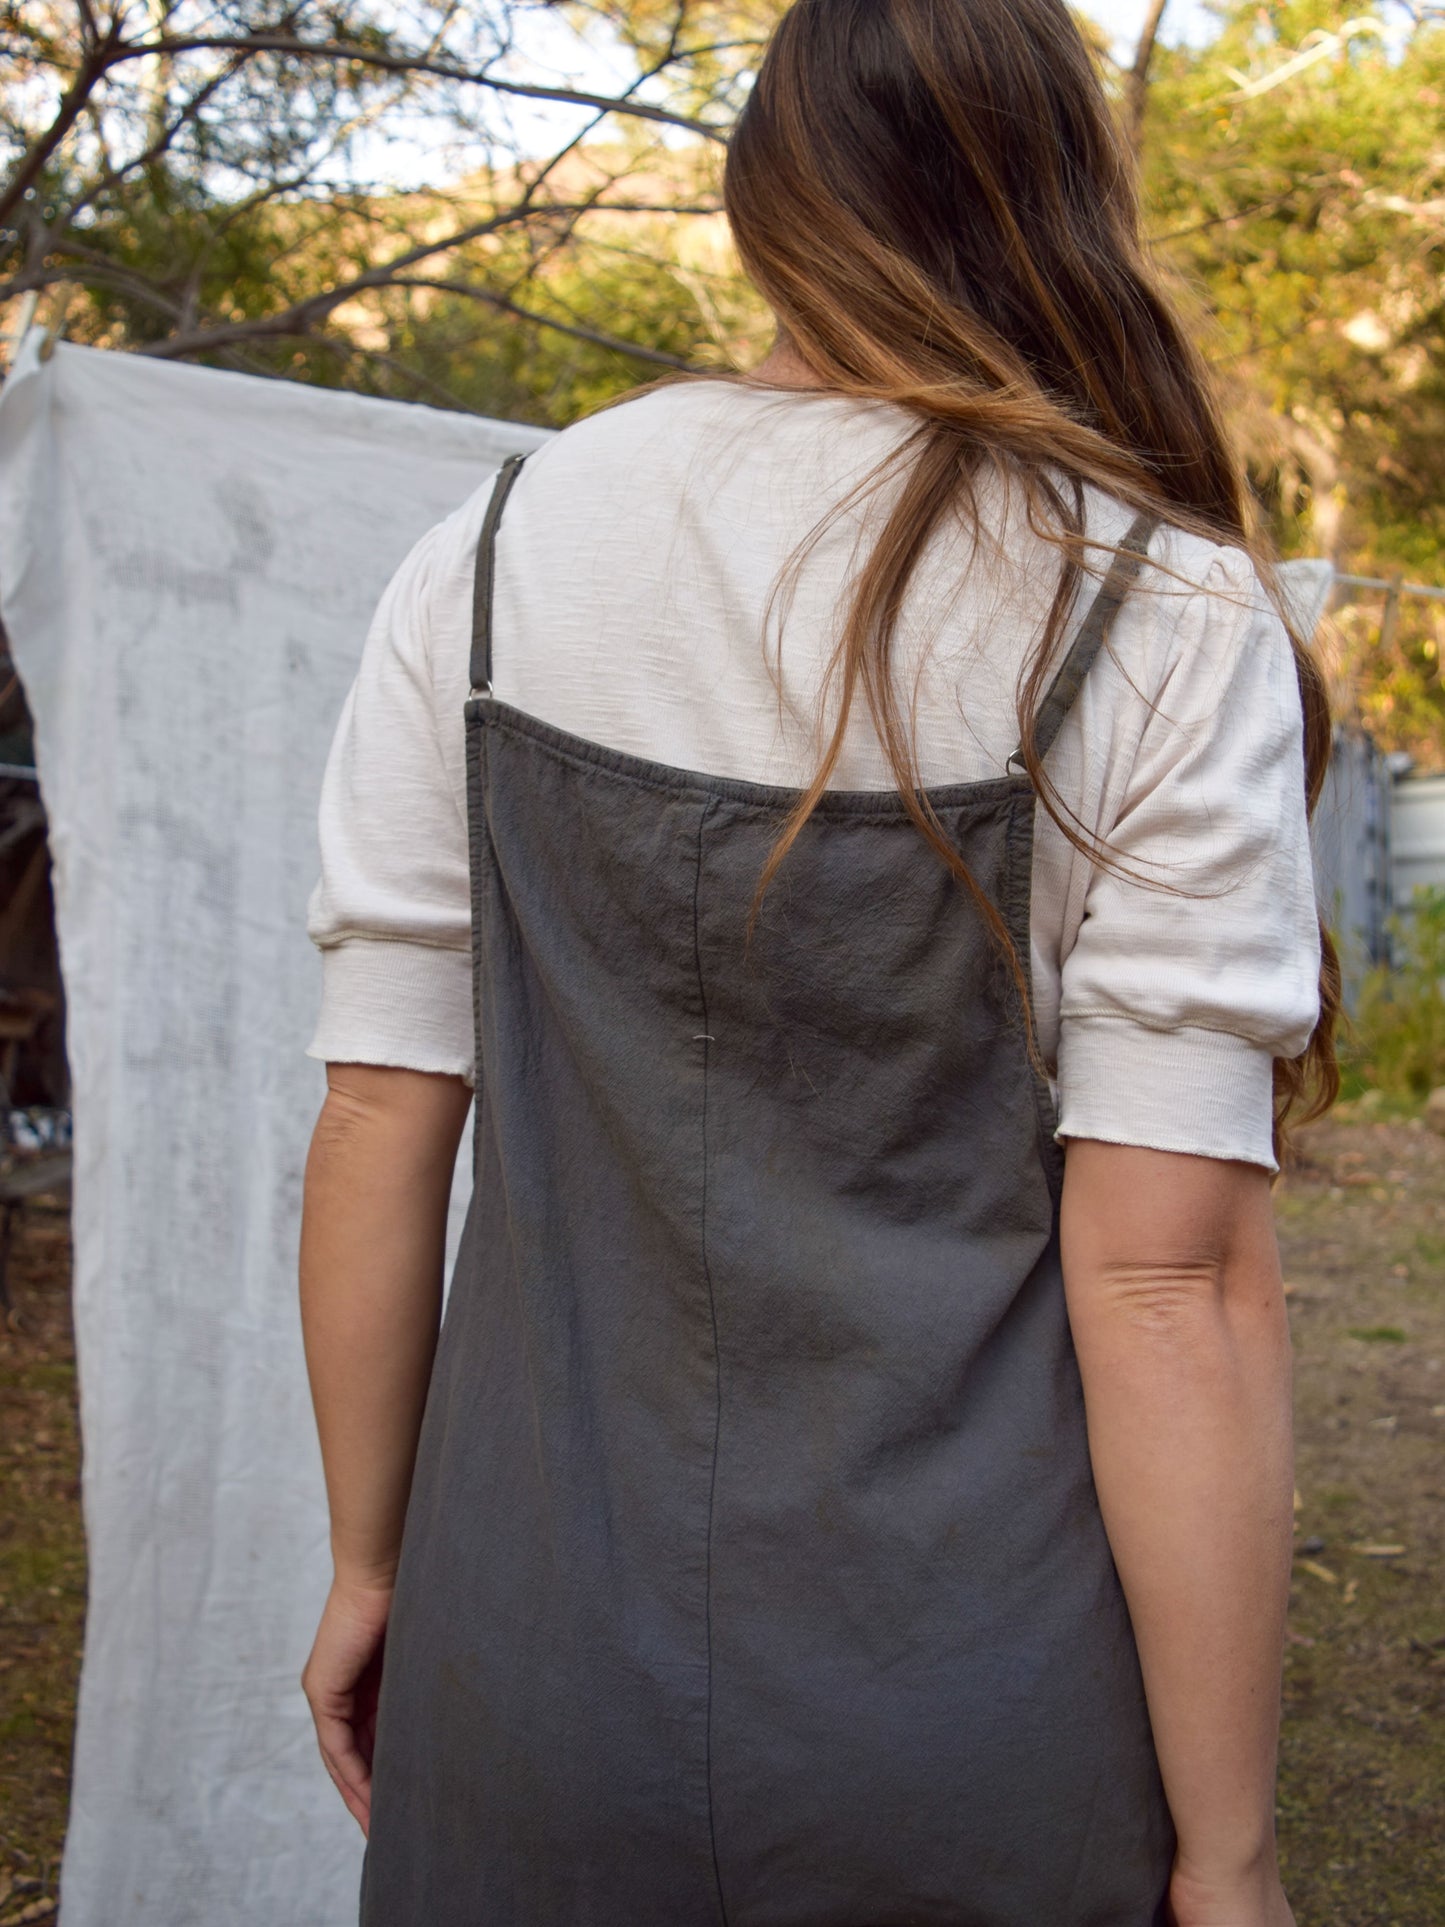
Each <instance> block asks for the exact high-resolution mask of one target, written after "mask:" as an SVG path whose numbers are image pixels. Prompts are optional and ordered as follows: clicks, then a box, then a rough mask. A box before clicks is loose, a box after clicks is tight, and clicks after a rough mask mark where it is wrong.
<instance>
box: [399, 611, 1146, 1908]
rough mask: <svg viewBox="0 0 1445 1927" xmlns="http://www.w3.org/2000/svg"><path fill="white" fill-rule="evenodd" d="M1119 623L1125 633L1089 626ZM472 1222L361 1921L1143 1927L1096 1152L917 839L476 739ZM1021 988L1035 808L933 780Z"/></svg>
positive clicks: (1140, 1754)
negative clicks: (1091, 1388) (1077, 1265)
mask: <svg viewBox="0 0 1445 1927" xmlns="http://www.w3.org/2000/svg"><path fill="white" fill-rule="evenodd" d="M1086 627H1087V624H1086ZM467 729H468V751H469V768H470V774H471V824H470V831H471V845H472V863H473V912H474V936H475V973H476V974H475V985H476V1015H477V1033H478V1036H477V1041H478V1068H479V1082H478V1114H477V1128H476V1137H475V1157H476V1168H475V1194H474V1198H473V1203H472V1209H471V1214H470V1218H469V1221H468V1226H467V1231H466V1235H465V1237H464V1241H463V1246H462V1251H461V1255H460V1257H459V1260H458V1264H457V1269H456V1273H455V1277H454V1281H453V1285H452V1291H451V1297H450V1300H449V1304H448V1309H447V1314H446V1320H445V1324H444V1328H443V1332H442V1337H441V1341H440V1347H439V1351H438V1356H437V1362H436V1367H435V1372H434V1377H433V1382H432V1389H431V1394H430V1398H429V1401H428V1405H427V1412H426V1419H425V1424H424V1427H423V1433H422V1439H421V1445H420V1451H419V1457H418V1464H417V1470H416V1476H415V1482H414V1486H413V1492H412V1499H411V1505H410V1509H409V1512H408V1517H407V1526H406V1536H405V1544H404V1548H403V1554H402V1562H401V1570H400V1574H399V1578H398V1586H397V1595H396V1602H395V1607H394V1613H393V1619H392V1624H391V1627H390V1630H389V1633H388V1639H387V1651H386V1663H385V1668H384V1675H383V1687H382V1699H381V1707H380V1714H379V1722H378V1734H377V1746H376V1758H375V1781H374V1789H373V1810H372V1831H371V1839H370V1844H369V1847H368V1850H367V1856H366V1870H365V1879H364V1883H363V1898H362V1914H361V1917H362V1921H363V1923H364V1927H423V1923H425V1927H473V1924H474V1923H475V1927H694V1923H695V1924H696V1927H704V1924H707V1923H718V1924H719V1927H721V1924H722V1923H728V1924H730V1927H902V1924H903V1923H948V1927H1151V1923H1154V1922H1156V1921H1157V1920H1159V1919H1161V1918H1162V1912H1161V1908H1162V1898H1163V1894H1164V1890H1165V1887H1166V1884H1167V1880H1168V1873H1169V1865H1170V1859H1171V1854H1172V1848H1173V1834H1172V1829H1171V1826H1170V1822H1169V1818H1168V1813H1167V1809H1166V1807H1165V1804H1164V1800H1163V1794H1162V1789H1161V1786H1160V1782H1159V1777H1158V1769H1157V1765H1156V1762H1155V1758H1154V1753H1153V1747H1152V1743H1151V1739H1150V1732H1149V1724H1148V1717H1147V1712H1146V1708H1145V1704H1144V1698H1143V1692H1142V1687H1141V1683H1140V1677H1139V1669H1138V1660H1137V1655H1136V1651H1135V1647H1134V1642H1133V1638H1132V1635H1131V1631H1130V1627H1129V1620H1128V1614H1127V1611H1126V1608H1125V1604H1124V1600H1123V1596H1122V1593H1121V1591H1120V1587H1119V1583H1118V1579H1117V1576H1116V1574H1115V1571H1114V1567H1113V1562H1112V1560H1111V1557H1110V1554H1109V1548H1108V1544H1107V1541H1106V1538H1105V1534H1104V1529H1103V1525H1102V1521H1101V1519H1100V1516H1099V1511H1098V1505H1097V1501H1096V1498H1095V1495H1094V1490H1093V1484H1092V1479H1091V1476H1090V1469H1089V1458H1088V1450H1087V1444H1086V1438H1085V1430H1084V1412H1083V1402H1082V1394H1081V1390H1080V1384H1079V1377H1078V1371H1077V1367H1076V1364H1075V1360H1074V1356H1073V1351H1072V1347H1071V1344H1070V1339H1069V1333H1068V1325H1067V1318H1066V1313H1065V1306H1064V1297H1063V1287H1062V1278H1061V1274H1060V1268H1059V1250H1058V1195H1059V1184H1060V1178H1061V1154H1060V1152H1059V1150H1058V1147H1057V1146H1056V1145H1055V1144H1054V1143H1053V1141H1052V1137H1051V1131H1052V1126H1053V1117H1052V1109H1051V1103H1050V1098H1049V1094H1048V1087H1047V1084H1046V1083H1045V1082H1044V1081H1043V1080H1042V1079H1041V1078H1040V1077H1039V1076H1037V1075H1036V1074H1035V1072H1034V1070H1033V1069H1032V1067H1031V1065H1030V1062H1029V1058H1028V1054H1027V1050H1026V1047H1025V1042H1024V1034H1023V1028H1022V1025H1021V1022H1020V1018H1019V1013H1018V1010H1017V1008H1016V998H1015V995H1014V992H1013V988H1012V983H1011V979H1010V977H1009V974H1008V971H1007V969H1006V968H1005V967H1004V965H1003V963H1002V962H1001V960H1000V957H999V954H998V950H997V947H996V946H995V945H994V944H993V942H992V941H991V939H990V937H989V934H988V932H987V930H986V927H985V925H984V923H983V920H982V918H981V917H980V915H979V913H978V911H977V910H976V908H975V907H974V906H973V904H972V903H971V901H970V900H969V898H968V896H967V894H966V893H965V892H964V891H962V890H961V889H960V888H959V887H958V886H957V885H956V884H955V883H954V882H953V881H952V879H951V878H950V877H949V876H948V874H947V873H946V871H945V870H944V869H943V867H942V866H941V865H940V864H939V863H938V861H937V859H936V858H935V857H934V856H933V855H932V854H931V852H930V851H929V850H928V848H927V847H926V845H925V844H924V843H923V841H922V839H921V838H920V837H919V836H918V834H917V832H916V831H915V830H914V828H913V826H912V824H911V823H910V822H909V820H908V818H907V815H906V813H905V811H904V809H903V807H902V804H901V802H900V801H899V800H898V799H897V798H896V797H892V796H887V795H878V794H872V793H869V794H863V795H852V794H836V793H835V794H830V795H829V796H827V797H826V798H825V799H824V801H823V802H822V804H821V805H820V807H819V809H818V811H817V812H816V814H815V816H814V817H813V819H812V821H811V822H810V823H809V824H808V825H807V827H806V828H805V829H804V831H803V833H802V835H801V837H800V839H799V841H798V844H797V846H796V847H795V849H794V850H793V852H792V853H791V854H790V856H789V858H788V860H787V862H786V864H785V866H784V868H783V870H782V872H781V873H780V875H779V877H778V878H777V880H776V882H775V883H774V885H773V888H772V890H771V891H770V893H769V895H768V896H767V898H766V901H765V904H764V907H763V910H762V914H761V916H760V919H759V921H758V925H757V928H756V931H755V934H754V936H753V939H752V942H751V944H750V945H749V944H748V942H747V940H746V925H747V919H748V912H749V908H750V905H751V903H752V899H753V893H754V889H755V886H756V883H757V879H758V876H759V873H760V871H761V869H762V866H763V863H764V860H765V858H766V856H767V854H768V851H769V849H770V848H771V846H772V844H773V842H774V840H775V838H776V837H777V835H778V833H779V831H780V829H781V828H782V826H783V824H784V822H785V821H786V818H787V815H788V812H789V810H790V808H791V807H792V804H793V803H794V801H795V797H794V794H793V792H791V791H781V790H770V789H767V788H763V787H761V786H758V785H754V784H749V783H742V782H732V781H725V780H719V779H713V778H710V777H705V776H694V775H691V774H688V773H686V772H681V771H675V770H668V769H664V768H660V767H658V766H655V765H652V764H649V763H645V762H640V761H638V760H636V759H634V758H631V757H628V756H625V755H621V754H618V753H615V752H613V751H610V750H607V749H603V748H599V747H597V746H595V745H592V744H588V743H584V742H581V741H578V740H577V739H575V738H572V737H570V736H567V735H565V734H563V733H562V732H560V731H557V730H555V729H552V728H551V727H549V726H547V725H545V724H541V723H539V722H537V721H535V720H534V719H531V718H528V717H525V716H522V715H520V714H518V713H517V712H515V711H513V710H510V709H508V708H507V707H506V706H505V705H503V704H501V703H498V702H496V701H495V700H494V699H492V698H491V697H490V696H487V697H484V698H481V699H478V700H474V701H473V702H471V703H470V704H469V705H468V710H467ZM932 800H933V804H934V807H935V809H936V811H937V813H938V817H939V819H940V821H941V823H942V824H943V826H944V828H945V830H946V832H947V834H948V835H949V836H950V837H951V838H952V839H953V840H954V841H955V843H956V846H957V847H958V848H959V849H960V850H961V851H962V853H963V854H964V856H965V858H966V860H967V861H968V863H969V865H970V866H971V868H972V871H973V874H974V875H975V877H976V878H977V879H978V880H979V882H980V883H981V884H982V886H983V887H984V889H985V891H986V892H987V894H988V896H989V897H990V899H991V900H992V901H993V902H994V903H995V904H996V905H997V906H998V908H999V910H1000V911H1001V913H1002V915H1003V916H1004V918H1005V920H1006V922H1007V925H1008V928H1009V931H1010V933H1011V935H1012V938H1013V941H1014V944H1015V946H1016V948H1017V952H1018V954H1019V955H1020V956H1021V957H1024V958H1027V956H1028V954H1029V953H1028V908H1029V880H1030V863H1031V852H1032V836H1033V811H1034V798H1033V795H1032V791H1031V789H1030V787H1029V784H1028V780H1027V778H1025V777H1022V776H1012V775H1010V776H1007V777H1005V778H1003V779H1001V780H999V781H996V782H989V783H982V784H973V785H969V786H964V787H960V788H955V789H941V790H936V791H934V792H932Z"/></svg>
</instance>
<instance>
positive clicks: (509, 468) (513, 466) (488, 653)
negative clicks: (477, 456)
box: [471, 455, 527, 697]
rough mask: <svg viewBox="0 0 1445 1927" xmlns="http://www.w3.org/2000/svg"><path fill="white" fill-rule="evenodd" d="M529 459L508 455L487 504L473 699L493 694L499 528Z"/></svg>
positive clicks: (475, 584) (478, 575)
mask: <svg viewBox="0 0 1445 1927" xmlns="http://www.w3.org/2000/svg"><path fill="white" fill-rule="evenodd" d="M526 459H527V458H526V456H525V455H509V456H508V457H507V459H506V461H505V462H503V463H502V466H501V468H500V469H499V470H498V471H497V479H496V481H495V483H494V484H493V485H492V499H491V500H490V501H489V502H488V503H487V513H486V515H485V517H484V518H483V520H482V533H481V535H480V537H479V538H478V540H477V566H476V571H475V573H474V575H473V577H472V663H471V684H472V689H471V693H472V695H473V696H474V697H476V696H490V695H491V693H492V579H493V576H494V575H495V573H496V560H497V524H498V523H499V522H500V521H501V519H502V510H503V508H504V507H505V505H506V500H507V496H508V495H509V494H510V492H511V488H512V484H513V482H515V481H516V479H517V477H518V475H520V474H521V472H522V464H523V462H525V461H526Z"/></svg>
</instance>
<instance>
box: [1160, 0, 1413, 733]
mask: <svg viewBox="0 0 1445 1927" xmlns="http://www.w3.org/2000/svg"><path fill="white" fill-rule="evenodd" d="M1218 18H1219V23H1220V24H1219V32H1218V36H1217V38H1215V39H1213V40H1212V41H1211V42H1210V43H1209V44H1208V45H1206V46H1204V47H1191V48H1161V49H1160V50H1159V51H1158V53H1157V54H1156V57H1155V66H1154V71H1153V79H1152V84H1151V89H1150V99H1149V111H1148V116H1147V120H1146V125H1145V147H1144V163H1145V184H1146V190H1147V209H1148V214H1147V224H1148V227H1149V229H1150V231H1151V233H1152V234H1153V235H1154V236H1155V238H1156V244H1157V253H1158V256H1159V258H1160V260H1161V261H1162V262H1163V263H1164V264H1165V265H1166V266H1167V267H1168V268H1169V269H1171V270H1172V271H1173V272H1174V273H1175V275H1176V276H1177V277H1178V278H1179V281H1180V283H1181V285H1182V286H1183V287H1184V288H1185V289H1186V290H1187V291H1189V294H1190V296H1191V297H1192V300H1193V303H1194V306H1195V310H1196V313H1197V315H1198V321H1199V328H1200V330H1201V333H1202V335H1203V337H1204V339H1205V342H1206V345H1207V347H1208V350H1209V353H1210V357H1211V359H1212V361H1213V362H1214V364H1215V367H1216V370H1217V373H1218V376H1219V378H1220V380H1221V383H1222V384H1223V387H1224V391H1225V396H1226V400H1227V402H1228V405H1229V408H1230V412H1231V415H1232V417H1233V419H1234V420H1235V422H1236V423H1237V424H1238V425H1239V427H1240V429H1241V430H1242V432H1243V435H1244V438H1245V442H1246V447H1247V453H1248V457H1249V462H1250V470H1251V475H1252V478H1253V480H1254V483H1255V486H1256V488H1257V490H1258V491H1259V493H1260V495H1261V497H1262V498H1263V500H1264V502H1265V504H1266V506H1267V508H1268V509H1269V511H1270V513H1271V515H1272V518H1273V521H1274V525H1275V532H1276V535H1277V536H1278V538H1279V540H1280V542H1281V544H1282V546H1283V548H1284V550H1285V552H1286V553H1306V554H1325V555H1328V556H1330V557H1331V558H1332V559H1333V560H1334V561H1335V562H1336V564H1337V565H1338V566H1339V567H1340V568H1342V569H1344V570H1349V571H1352V572H1354V573H1358V574H1367V575H1379V574H1389V573H1391V572H1399V573H1401V574H1403V575H1404V576H1405V577H1406V578H1408V579H1410V580H1413V581H1424V582H1428V583H1439V582H1441V581H1442V580H1445V567H1442V549H1445V139H1442V125H1445V115H1442V105H1445V23H1442V22H1441V20H1440V19H1439V18H1438V16H1437V17H1435V18H1433V19H1432V18H1431V16H1430V14H1429V13H1428V12H1424V13H1421V14H1420V15H1419V16H1418V18H1417V19H1416V20H1415V21H1414V22H1413V23H1412V22H1409V21H1406V20H1404V19H1402V17H1401V15H1400V14H1399V12H1398V10H1396V9H1393V8H1391V9H1389V10H1385V9H1383V8H1373V7H1363V8H1356V7H1352V6H1345V5H1344V4H1338V5H1336V4H1330V3H1329V0H1281V3H1279V4H1271V5H1268V6H1264V7H1261V6H1258V5H1256V4H1254V0H1230V3H1229V4H1227V5H1225V6H1224V7H1222V8H1221V9H1220V10H1219V13H1218ZM1379 625H1380V599H1379V598H1378V597H1377V598H1374V599H1372V600H1370V601H1368V602H1367V603H1365V604H1363V605H1362V606H1361V607H1360V608H1359V609H1358V610H1351V611H1349V612H1347V614H1345V616H1344V617H1343V620H1342V623H1341V625H1340V629H1339V631H1338V633H1337V634H1336V635H1335V636H1334V637H1333V638H1332V642H1331V649H1332V651H1333V653H1334V655H1335V657H1336V658H1337V660H1335V661H1334V662H1333V663H1332V667H1333V668H1334V669H1335V671H1336V673H1335V675H1334V677H1333V678H1332V680H1333V682H1334V686H1335V693H1336V696H1337V700H1339V701H1340V702H1341V703H1342V704H1343V705H1345V706H1346V707H1349V708H1353V709H1357V710H1358V711H1359V712H1360V713H1362V714H1363V715H1364V717H1365V718H1366V719H1367V720H1368V722H1369V724H1370V726H1371V728H1372V730H1373V731H1374V733H1375V734H1376V736H1377V738H1378V739H1379V740H1380V741H1381V743H1382V744H1383V746H1384V747H1386V748H1404V749H1410V750H1412V751H1413V752H1414V753H1415V754H1416V755H1417V756H1418V757H1420V758H1421V759H1422V760H1424V761H1426V762H1427V763H1445V688H1442V684H1441V678H1440V652H1441V648H1442V646H1445V611H1442V610H1441V609H1440V608H1439V606H1438V605H1436V606H1434V607H1422V606H1421V605H1420V604H1410V603H1407V604H1406V605H1405V606H1404V608H1403V610H1402V612H1401V620H1400V622H1399V623H1398V624H1397V625H1395V627H1394V629H1393V633H1392V634H1390V635H1389V636H1387V637H1386V638H1384V639H1383V643H1382V639H1381V637H1380V627H1379Z"/></svg>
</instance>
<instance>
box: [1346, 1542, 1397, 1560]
mask: <svg viewBox="0 0 1445 1927" xmlns="http://www.w3.org/2000/svg"><path fill="white" fill-rule="evenodd" d="M1345 1550H1346V1551H1347V1552H1357V1553H1359V1555H1360V1557H1361V1558H1362V1559H1398V1558H1399V1557H1400V1556H1401V1554H1402V1553H1403V1552H1404V1550H1405V1548H1404V1547H1403V1546H1383V1545H1382V1546H1377V1545H1375V1544H1374V1543H1373V1542H1372V1541H1369V1540H1366V1541H1365V1542H1364V1543H1363V1544H1362V1545H1358V1546H1347V1547H1346V1548H1345Z"/></svg>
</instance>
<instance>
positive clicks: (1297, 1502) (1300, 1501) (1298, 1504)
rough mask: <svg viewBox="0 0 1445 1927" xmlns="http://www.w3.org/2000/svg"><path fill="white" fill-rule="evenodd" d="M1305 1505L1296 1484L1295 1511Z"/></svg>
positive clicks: (1442, 1408)
mask: <svg viewBox="0 0 1445 1927" xmlns="http://www.w3.org/2000/svg"><path fill="white" fill-rule="evenodd" d="M1440 1410H1441V1411H1442V1412H1445V1405H1442V1406H1441V1407H1440ZM1303 1505H1304V1500H1303V1499H1302V1498H1301V1497H1300V1495H1299V1487H1298V1486H1296V1487H1295V1493H1294V1509H1295V1511H1296V1512H1298V1511H1299V1510H1300V1509H1301V1508H1302V1507H1303Z"/></svg>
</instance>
